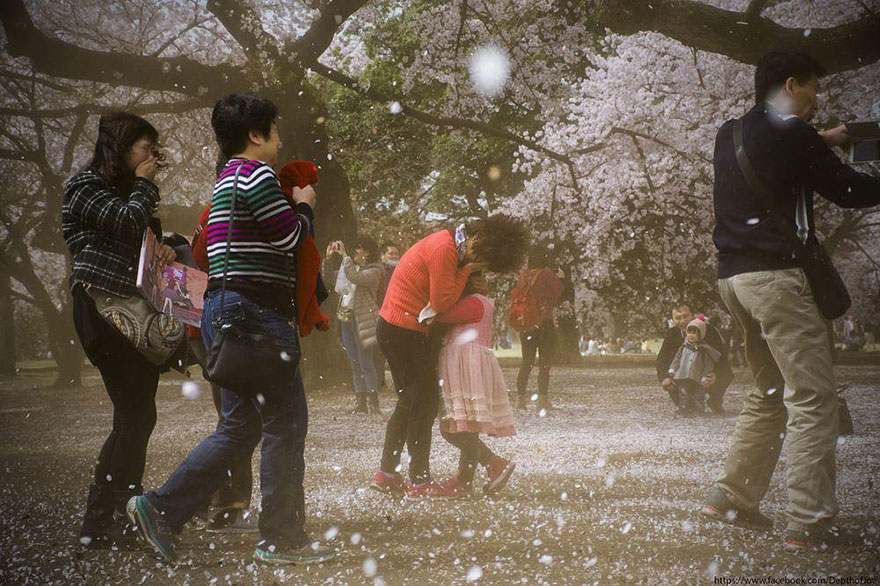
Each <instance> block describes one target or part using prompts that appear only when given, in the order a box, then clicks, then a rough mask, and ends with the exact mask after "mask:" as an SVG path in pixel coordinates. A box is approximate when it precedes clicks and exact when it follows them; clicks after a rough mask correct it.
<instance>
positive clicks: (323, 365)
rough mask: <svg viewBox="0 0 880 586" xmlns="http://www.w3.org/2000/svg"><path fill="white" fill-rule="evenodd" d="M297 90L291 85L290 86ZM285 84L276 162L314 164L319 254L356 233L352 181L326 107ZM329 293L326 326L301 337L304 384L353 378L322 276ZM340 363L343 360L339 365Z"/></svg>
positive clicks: (277, 98)
mask: <svg viewBox="0 0 880 586" xmlns="http://www.w3.org/2000/svg"><path fill="white" fill-rule="evenodd" d="M294 90H295V91H294ZM298 92H299V89H296V88H290V87H288V88H287V90H286V91H285V92H284V94H281V95H277V96H271V97H272V100H273V101H274V102H275V103H276V104H277V105H278V107H279V109H280V110H281V120H282V122H281V125H280V126H281V132H282V142H283V143H284V146H283V152H282V154H281V157H280V158H279V163H282V164H283V163H284V162H286V161H289V160H291V159H303V160H310V161H313V162H314V163H315V165H317V167H318V170H319V178H320V180H319V182H318V185H316V186H315V191H316V192H317V194H318V204H317V207H316V209H315V241H316V244H317V246H318V251H319V252H320V254H321V256H322V257H323V255H324V251H325V250H326V248H327V244H328V243H329V242H332V241H334V240H344V241H347V242H349V243H350V242H351V240H352V238H354V236H355V234H356V230H357V228H356V221H355V217H354V213H353V211H352V205H351V198H350V184H349V182H348V177H346V175H345V170H344V169H343V168H342V166H341V165H340V164H339V162H338V161H337V159H336V157H335V156H334V155H333V154H332V153H331V152H330V150H329V148H328V147H329V145H328V137H327V130H326V125H325V122H326V120H327V116H328V114H327V109H326V108H325V106H324V105H323V104H322V103H320V102H318V101H317V100H316V99H315V98H314V96H312V94H311V93H310V90H306V91H305V92H304V93H303V94H302V96H298V97H297V98H295V99H291V98H290V96H291V95H293V96H296V95H297V93H298ZM325 285H326V286H327V289H328V290H329V291H330V297H329V298H328V299H327V300H326V301H324V303H323V304H322V306H321V310H322V312H323V313H324V314H325V315H327V316H328V317H329V318H330V330H329V331H327V332H321V331H316V330H312V333H311V334H310V335H309V336H308V337H306V338H304V339H303V340H302V366H303V369H302V372H303V376H304V377H305V382H306V385H307V387H310V388H315V387H321V386H327V385H333V384H338V383H341V382H344V381H349V380H350V379H351V371H350V369H349V368H348V359H347V358H346V356H345V352H344V351H343V349H342V346H341V344H340V342H339V335H338V331H337V327H338V324H337V323H336V304H337V296H336V295H335V293H333V285H334V283H330V282H326V283H325ZM340 365H343V366H342V367H340Z"/></svg>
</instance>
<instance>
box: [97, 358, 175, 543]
mask: <svg viewBox="0 0 880 586" xmlns="http://www.w3.org/2000/svg"><path fill="white" fill-rule="evenodd" d="M96 366H97V367H98V370H99V371H100V373H101V378H102V379H103V380H104V387H105V388H106V390H107V394H108V395H109V396H110V401H111V402H112V403H113V428H112V429H111V431H110V435H108V436H107V439H106V440H104V445H103V447H102V448H101V452H100V453H99V454H98V462H97V465H96V466H95V478H94V484H93V485H92V486H91V488H90V489H89V495H88V499H87V501H86V512H85V516H84V518H83V525H82V529H81V530H80V534H81V535H83V536H89V537H92V538H95V537H102V536H104V535H106V534H107V532H108V531H110V528H111V527H112V526H113V525H114V510H115V511H116V515H117V518H118V517H120V516H121V517H122V518H124V513H123V510H124V507H125V502H126V501H127V500H128V498H129V497H130V496H131V495H134V494H141V493H142V492H143V486H142V484H141V482H142V481H143V477H144V466H145V463H146V458H147V443H148V442H149V441H150V435H151V434H152V433H153V427H155V425H156V389H157V388H158V386H159V367H158V366H155V365H153V364H152V363H150V362H149V361H148V360H147V359H146V358H143V357H142V356H141V355H140V354H138V353H137V352H136V351H135V350H134V349H133V348H132V349H125V350H123V351H122V352H121V355H119V356H110V355H104V356H101V357H100V359H99V360H98V361H97V364H96Z"/></svg>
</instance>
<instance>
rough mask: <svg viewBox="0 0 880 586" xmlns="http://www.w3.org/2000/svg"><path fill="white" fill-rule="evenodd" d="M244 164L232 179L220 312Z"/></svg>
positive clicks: (221, 304)
mask: <svg viewBox="0 0 880 586" xmlns="http://www.w3.org/2000/svg"><path fill="white" fill-rule="evenodd" d="M243 166H244V161H242V162H241V164H239V165H238V169H236V170H235V178H234V179H233V180H232V202H231V203H230V207H229V223H228V224H226V253H225V254H224V256H223V283H222V285H221V286H220V311H221V313H222V311H223V307H224V302H225V301H226V281H227V279H228V278H229V251H230V248H231V246H232V226H233V224H234V223H235V203H236V199H238V175H239V173H241V168H242V167H243Z"/></svg>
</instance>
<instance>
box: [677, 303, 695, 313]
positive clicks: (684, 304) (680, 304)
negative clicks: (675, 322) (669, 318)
mask: <svg viewBox="0 0 880 586" xmlns="http://www.w3.org/2000/svg"><path fill="white" fill-rule="evenodd" d="M682 309H687V310H688V313H693V312H694V310H693V309H691V306H690V305H688V304H687V303H685V302H684V301H680V302H678V303H676V304H675V305H673V306H672V311H677V312H679V313H681V310H682Z"/></svg>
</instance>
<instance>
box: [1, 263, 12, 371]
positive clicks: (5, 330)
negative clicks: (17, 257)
mask: <svg viewBox="0 0 880 586" xmlns="http://www.w3.org/2000/svg"><path fill="white" fill-rule="evenodd" d="M13 319H14V318H13V307H12V279H11V278H10V276H9V273H3V272H0V375H11V376H14V375H15V324H14V322H13Z"/></svg>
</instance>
